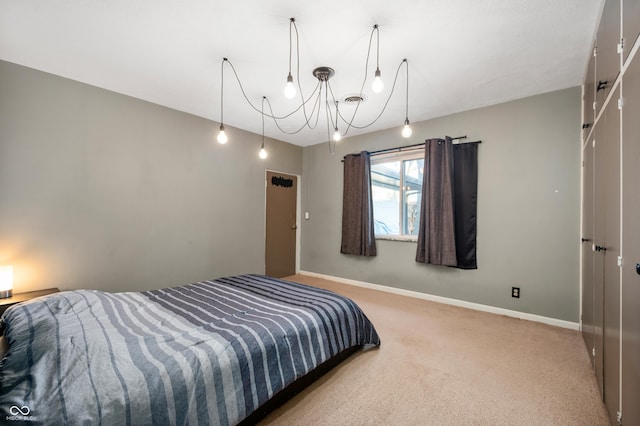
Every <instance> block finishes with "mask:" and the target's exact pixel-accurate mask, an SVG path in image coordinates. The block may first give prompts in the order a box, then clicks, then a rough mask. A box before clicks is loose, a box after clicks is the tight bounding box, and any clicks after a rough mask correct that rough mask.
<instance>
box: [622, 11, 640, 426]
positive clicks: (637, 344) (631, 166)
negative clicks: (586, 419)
mask: <svg viewBox="0 0 640 426" xmlns="http://www.w3.org/2000/svg"><path fill="white" fill-rule="evenodd" d="M626 3H627V2H625V4H626ZM625 10H626V8H625ZM623 83H624V85H623V88H622V89H623V96H624V107H623V109H622V115H623V116H622V119H623V120H622V123H623V127H622V144H623V145H622V146H623V177H622V178H623V191H622V194H623V195H622V196H623V224H622V226H623V227H622V229H623V231H624V232H623V234H622V241H623V243H622V253H623V257H624V264H623V267H622V423H623V424H624V425H640V404H639V403H638V401H640V274H639V273H638V272H637V271H636V268H637V267H636V265H638V264H640V190H639V187H638V185H639V183H640V167H639V165H640V120H638V117H640V57H638V55H637V54H636V55H635V57H634V59H633V62H632V63H631V65H630V66H629V68H627V72H626V73H625V75H624V81H623Z"/></svg>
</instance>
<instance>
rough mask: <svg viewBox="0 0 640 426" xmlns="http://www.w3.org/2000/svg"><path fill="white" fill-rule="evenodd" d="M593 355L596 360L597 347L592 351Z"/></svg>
mask: <svg viewBox="0 0 640 426" xmlns="http://www.w3.org/2000/svg"><path fill="white" fill-rule="evenodd" d="M591 354H592V355H593V357H594V358H595V357H596V348H595V347H594V348H593V349H592V350H591Z"/></svg>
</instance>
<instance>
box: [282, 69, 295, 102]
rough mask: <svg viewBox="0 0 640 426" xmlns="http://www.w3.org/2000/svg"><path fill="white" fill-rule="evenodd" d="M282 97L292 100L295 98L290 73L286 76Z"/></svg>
mask: <svg viewBox="0 0 640 426" xmlns="http://www.w3.org/2000/svg"><path fill="white" fill-rule="evenodd" d="M284 96H285V97H286V98H287V99H293V98H294V97H295V96H296V88H295V86H294V85H293V76H292V75H291V73H289V75H288V76H287V84H286V85H285V86H284Z"/></svg>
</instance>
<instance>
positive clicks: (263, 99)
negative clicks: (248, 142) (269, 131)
mask: <svg viewBox="0 0 640 426" xmlns="http://www.w3.org/2000/svg"><path fill="white" fill-rule="evenodd" d="M265 99H267V97H266V96H263V97H262V114H261V115H262V145H261V146H260V153H259V154H258V157H260V158H261V159H263V160H264V159H265V158H267V150H266V149H264V101H265Z"/></svg>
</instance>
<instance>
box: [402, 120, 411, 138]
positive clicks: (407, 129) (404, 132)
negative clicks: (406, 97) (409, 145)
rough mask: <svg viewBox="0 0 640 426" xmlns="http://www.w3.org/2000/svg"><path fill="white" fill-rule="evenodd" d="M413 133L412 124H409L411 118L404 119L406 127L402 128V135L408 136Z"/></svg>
mask: <svg viewBox="0 0 640 426" xmlns="http://www.w3.org/2000/svg"><path fill="white" fill-rule="evenodd" d="M412 133H413V130H411V126H409V119H408V118H407V119H406V120H404V127H403V128H402V137H405V138H408V137H410V136H411V134H412Z"/></svg>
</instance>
